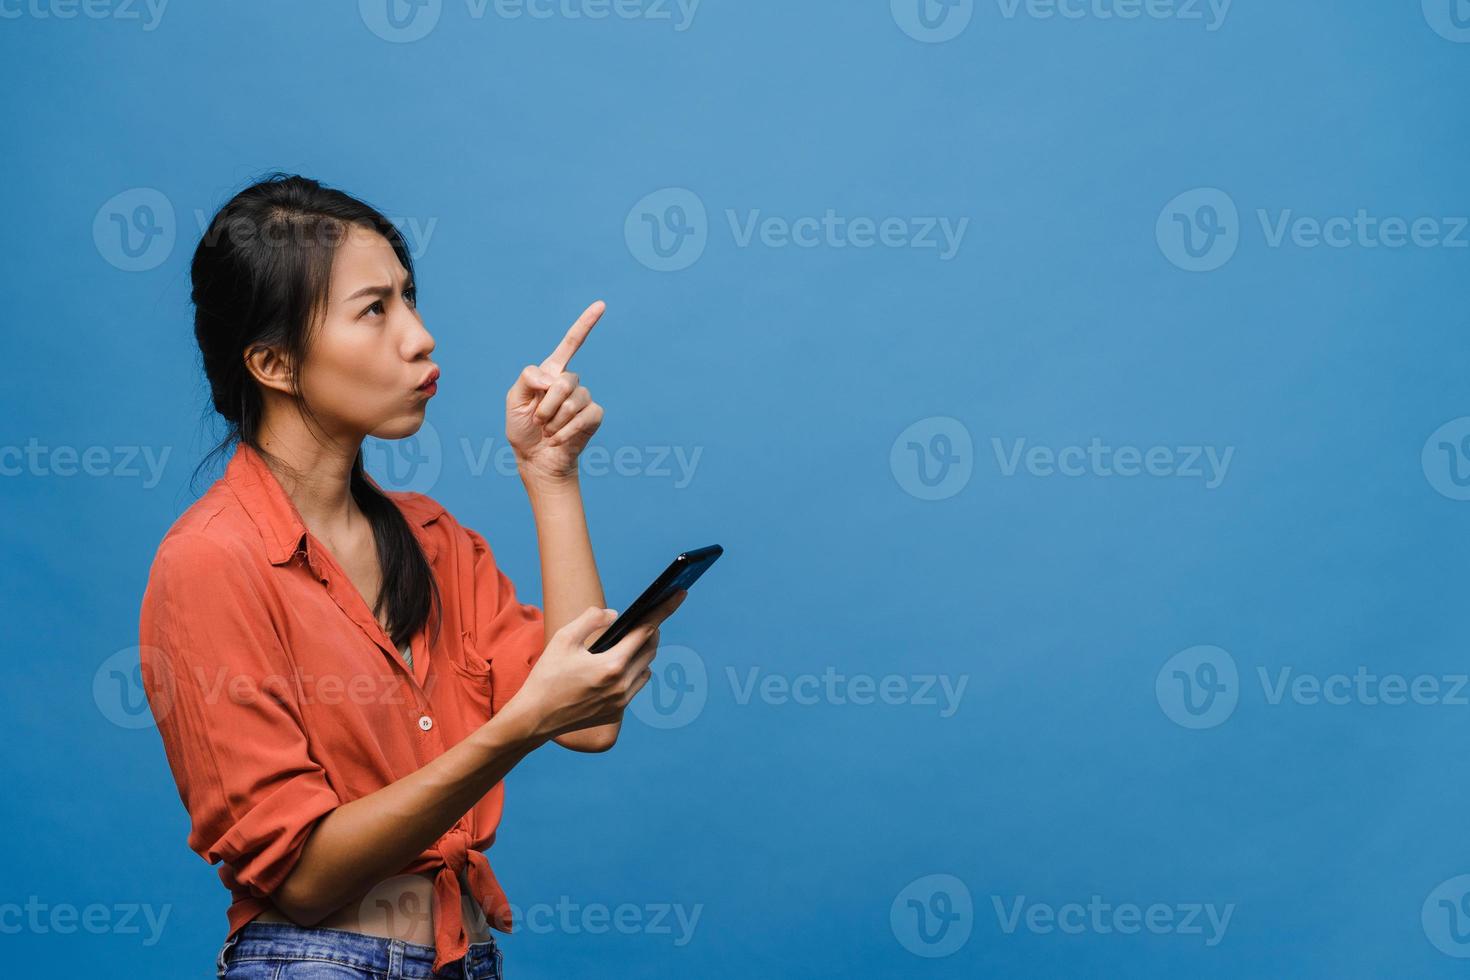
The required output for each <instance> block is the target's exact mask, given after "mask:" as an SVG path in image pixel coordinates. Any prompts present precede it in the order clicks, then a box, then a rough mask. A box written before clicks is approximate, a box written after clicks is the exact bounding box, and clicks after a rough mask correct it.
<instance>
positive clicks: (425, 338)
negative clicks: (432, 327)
mask: <svg viewBox="0 0 1470 980" xmlns="http://www.w3.org/2000/svg"><path fill="white" fill-rule="evenodd" d="M405 344H406V346H407V350H406V352H405V353H406V356H407V357H408V359H409V360H410V361H416V360H419V359H420V358H425V357H428V356H429V355H430V354H432V353H433V352H434V335H433V334H431V333H429V328H428V327H426V326H424V321H423V318H422V317H420V316H418V314H417V312H415V314H414V316H413V318H412V322H411V323H410V324H409V328H408V334H407V337H406V339H405Z"/></svg>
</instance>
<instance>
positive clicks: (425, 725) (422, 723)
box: [419, 715, 434, 731]
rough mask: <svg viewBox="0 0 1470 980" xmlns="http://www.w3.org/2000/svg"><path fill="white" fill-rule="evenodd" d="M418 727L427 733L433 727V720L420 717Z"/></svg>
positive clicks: (424, 716)
mask: <svg viewBox="0 0 1470 980" xmlns="http://www.w3.org/2000/svg"><path fill="white" fill-rule="evenodd" d="M419 727H420V728H422V729H423V730H424V731H428V730H429V729H431V728H433V727H434V719H432V718H430V717H429V716H428V715H420V716H419Z"/></svg>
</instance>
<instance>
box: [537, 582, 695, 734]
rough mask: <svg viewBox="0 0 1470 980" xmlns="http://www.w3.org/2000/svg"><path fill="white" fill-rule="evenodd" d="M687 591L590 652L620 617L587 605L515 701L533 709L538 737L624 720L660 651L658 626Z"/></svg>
mask: <svg viewBox="0 0 1470 980" xmlns="http://www.w3.org/2000/svg"><path fill="white" fill-rule="evenodd" d="M688 594H689V593H688V591H687V590H684V589H681V590H679V591H678V592H675V593H674V594H673V595H672V596H670V597H669V598H668V599H665V600H664V601H663V603H662V604H661V605H658V606H655V607H654V610H653V612H652V613H650V614H649V615H648V618H647V619H645V620H644V621H643V622H642V623H640V624H639V625H638V626H635V627H634V628H633V629H631V630H629V631H628V635H627V636H625V637H623V638H622V639H621V640H619V641H618V642H617V643H615V644H613V646H612V647H610V648H609V649H607V650H606V651H604V652H602V653H589V652H587V648H588V647H589V646H591V645H592V643H593V642H594V641H595V640H596V639H597V637H599V636H601V635H602V633H603V631H604V630H606V629H607V628H608V627H609V626H611V625H612V624H613V622H614V621H615V620H616V619H617V614H616V612H615V611H613V610H611V609H599V608H598V607H597V606H589V607H588V608H587V610H586V611H585V612H583V613H582V615H580V616H578V617H577V618H576V619H574V620H572V621H571V622H570V623H568V624H567V625H565V626H563V627H562V628H561V629H559V630H557V631H556V632H555V633H553V634H552V637H551V642H550V643H548V644H547V645H546V649H545V650H544V651H542V653H541V656H540V657H539V658H538V659H537V661H536V664H535V666H533V667H532V668H531V673H530V675H529V676H528V677H527V678H526V680H525V683H524V684H522V685H521V689H520V690H519V691H517V692H516V694H515V697H513V698H512V699H511V700H512V701H514V702H516V705H517V707H518V708H520V709H524V710H527V711H529V712H530V717H531V719H532V724H533V726H534V727H535V732H536V735H537V737H538V738H548V739H549V738H555V737H556V736H557V735H561V734H563V733H565V732H571V731H577V730H578V729H582V728H590V727H593V726H596V725H605V724H608V723H609V722H614V721H617V720H618V719H620V718H621V717H622V715H623V709H624V708H626V707H627V706H628V703H629V702H630V701H632V700H633V696H634V695H636V694H637V693H638V692H639V691H641V690H642V689H643V685H644V684H646V683H648V679H649V677H651V676H652V674H653V668H652V667H650V666H649V665H650V664H651V663H652V662H653V658H654V656H655V654H657V652H658V635H659V634H658V628H659V625H660V624H662V623H663V621H664V620H665V619H667V618H668V617H669V616H670V615H672V614H673V612H674V610H675V609H678V608H679V606H680V604H681V603H683V601H684V597H685V596H686V595H688Z"/></svg>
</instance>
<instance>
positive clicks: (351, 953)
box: [216, 921, 501, 980]
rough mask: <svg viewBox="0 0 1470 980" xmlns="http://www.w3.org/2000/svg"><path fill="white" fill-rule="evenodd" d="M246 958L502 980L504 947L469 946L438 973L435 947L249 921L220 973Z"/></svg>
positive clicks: (229, 947) (393, 977)
mask: <svg viewBox="0 0 1470 980" xmlns="http://www.w3.org/2000/svg"><path fill="white" fill-rule="evenodd" d="M247 960H275V961H282V960H284V961H290V962H297V961H303V960H305V961H316V962H327V963H339V964H342V965H344V966H348V967H353V968H355V969H358V970H362V971H364V972H366V973H369V974H373V975H376V976H380V977H385V978H389V980H431V978H439V980H443V978H451V980H501V954H500V948H499V947H498V946H497V945H496V942H495V940H494V939H493V938H492V939H487V940H485V941H484V942H478V943H470V945H469V950H468V951H467V952H466V953H465V955H464V958H463V959H461V960H457V961H455V962H453V963H448V964H446V965H445V967H444V969H443V970H442V971H440V972H439V973H435V972H434V947H433V946H425V945H423V944H421V943H410V942H406V941H405V940H402V939H387V938H384V937H382V936H369V935H366V934H364V933H360V932H348V931H347V930H345V929H324V928H318V927H310V928H309V927H305V926H297V925H291V924H290V923H286V922H259V921H251V922H247V923H245V925H243V926H241V927H240V930H239V931H238V932H236V933H235V935H234V936H232V937H230V939H229V940H227V941H226V942H225V945H224V948H223V949H221V950H220V955H219V961H218V963H217V964H216V965H217V966H218V967H219V968H220V972H219V975H220V976H223V975H224V973H223V968H224V967H225V965H226V964H235V963H240V962H244V961H247Z"/></svg>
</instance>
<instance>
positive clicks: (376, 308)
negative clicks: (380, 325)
mask: <svg viewBox="0 0 1470 980" xmlns="http://www.w3.org/2000/svg"><path fill="white" fill-rule="evenodd" d="M369 313H376V314H377V315H378V316H382V315H383V301H382V300H380V299H378V300H374V301H373V302H372V304H371V305H370V306H368V308H367V309H365V310H363V311H362V315H363V316H367V315H368V314H369Z"/></svg>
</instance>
